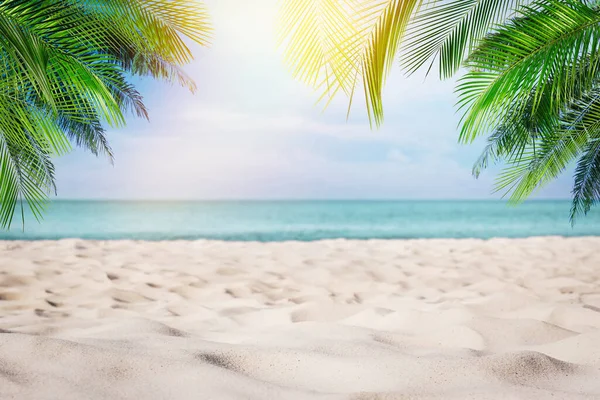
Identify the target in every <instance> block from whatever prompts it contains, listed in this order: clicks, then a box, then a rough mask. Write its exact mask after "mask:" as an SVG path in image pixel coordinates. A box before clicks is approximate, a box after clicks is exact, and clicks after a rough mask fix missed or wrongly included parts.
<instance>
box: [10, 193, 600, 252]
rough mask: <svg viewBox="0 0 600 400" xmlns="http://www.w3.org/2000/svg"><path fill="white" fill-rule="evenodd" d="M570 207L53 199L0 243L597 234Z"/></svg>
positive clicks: (592, 223) (597, 226) (594, 222)
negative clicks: (575, 219) (40, 218)
mask: <svg viewBox="0 0 600 400" xmlns="http://www.w3.org/2000/svg"><path fill="white" fill-rule="evenodd" d="M569 207H570V202H569V201H568V200H564V201H562V200H561V201H529V202H527V203H525V204H522V205H520V206H517V207H513V206H508V205H507V203H506V202H503V201H205V202H140V201H54V202H52V203H51V204H50V206H49V209H48V211H47V213H46V214H45V217H44V220H43V221H42V222H40V223H38V222H37V221H36V220H35V219H34V218H33V217H28V218H26V223H25V230H24V231H23V229H22V225H21V221H20V219H17V218H16V219H15V221H14V222H13V226H12V228H11V229H10V230H9V231H0V239H3V240H17V239H20V240H42V239H43V240H48V239H64V238H83V239H100V240H114V239H135V240H192V239H218V240H235V241H262V242H267V241H286V240H300V241H310V240H319V239H334V238H352V239H404V238H492V237H511V238H514V237H529V236H545V235H560V236H600V210H593V211H592V212H591V213H590V214H589V215H588V216H587V217H582V218H580V219H579V220H578V222H577V224H576V225H575V227H574V228H573V227H571V225H570V223H569Z"/></svg>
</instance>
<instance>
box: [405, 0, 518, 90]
mask: <svg viewBox="0 0 600 400" xmlns="http://www.w3.org/2000/svg"><path fill="white" fill-rule="evenodd" d="M523 3H527V1H526V0H455V1H439V0H429V1H428V2H426V4H424V6H423V7H422V8H421V10H420V11H419V12H418V13H417V15H416V16H415V18H414V19H413V20H412V21H411V24H410V26H409V28H408V30H407V33H406V39H405V44H404V46H403V52H402V64H403V66H404V69H405V70H406V71H407V72H408V73H411V74H412V73H414V72H415V71H416V70H417V69H419V68H421V67H422V66H423V65H424V64H426V63H427V62H428V61H430V65H429V67H428V70H430V69H431V66H432V65H433V63H434V62H435V59H437V60H438V64H439V74H440V77H441V78H442V79H446V78H449V77H451V76H453V75H454V74H455V73H456V72H457V71H458V69H459V67H460V66H461V64H462V62H463V61H464V59H465V58H466V57H467V56H468V55H469V54H470V53H471V51H472V50H473V49H475V48H476V46H477V44H478V43H479V40H481V39H482V38H483V37H484V36H485V35H486V34H488V33H489V32H490V30H491V29H492V28H493V27H494V26H495V25H496V24H498V23H501V22H504V21H505V20H506V19H508V18H509V17H511V16H514V14H515V12H516V10H517V9H518V8H519V7H520V6H521V5H522V4H523Z"/></svg>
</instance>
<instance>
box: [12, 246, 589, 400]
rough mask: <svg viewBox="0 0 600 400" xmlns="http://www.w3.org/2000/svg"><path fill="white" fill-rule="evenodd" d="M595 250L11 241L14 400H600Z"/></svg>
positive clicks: (575, 248) (513, 247)
mask: <svg viewBox="0 0 600 400" xmlns="http://www.w3.org/2000/svg"><path fill="white" fill-rule="evenodd" d="M599 249H600V238H573V239H565V238H558V237H551V238H531V239H518V240H509V239H494V240H489V241H482V240H410V241H400V240H392V241H381V240H371V241H347V240H330V241H321V242H312V243H299V242H288V243H268V244H260V243H225V242H216V241H194V242H188V241H176V242H155V243H151V242H136V241H114V242H102V241H82V240H61V241H56V242H0V398H1V399H19V400H21V399H61V400H68V399H77V400H79V399H215V400H228V399H352V400H399V399H503V400H505V399H546V398H551V399H600V252H599V251H598V250H599Z"/></svg>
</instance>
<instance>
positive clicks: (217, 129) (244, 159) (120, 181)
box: [56, 0, 571, 199]
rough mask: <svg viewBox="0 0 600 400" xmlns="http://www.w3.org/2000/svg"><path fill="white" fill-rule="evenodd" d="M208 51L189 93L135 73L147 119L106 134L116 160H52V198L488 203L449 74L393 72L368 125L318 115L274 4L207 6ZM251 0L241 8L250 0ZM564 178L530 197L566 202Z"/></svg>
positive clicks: (337, 109) (338, 110)
mask: <svg viewBox="0 0 600 400" xmlns="http://www.w3.org/2000/svg"><path fill="white" fill-rule="evenodd" d="M206 3H207V4H208V6H209V7H210V10H211V13H212V15H213V22H214V25H215V28H216V31H215V38H214V40H213V44H212V46H211V48H208V49H205V48H199V47H193V50H194V54H195V57H196V60H195V61H194V63H193V64H191V65H189V66H188V67H187V68H186V71H187V72H188V73H189V74H190V75H191V76H192V77H193V78H194V79H195V81H196V83H197V84H198V92H197V93H196V94H195V95H192V94H190V93H189V92H188V91H187V90H186V89H183V88H180V87H172V86H170V85H168V84H165V83H161V82H155V81H152V80H149V79H143V80H137V81H136V82H138V84H139V86H138V87H139V89H140V91H141V92H142V94H143V95H144V98H145V101H146V104H147V105H148V107H149V109H150V116H151V121H150V122H149V123H148V122H146V121H142V120H136V119H135V118H134V117H131V118H129V123H128V125H127V127H126V128H122V129H118V130H110V131H109V133H108V136H109V139H110V142H111V145H112V147H113V149H114V151H115V154H116V160H115V165H114V166H111V165H110V164H109V163H108V161H107V160H105V159H102V158H95V157H94V156H92V155H90V154H87V153H84V152H82V151H74V152H73V153H72V154H70V155H68V156H65V157H62V158H60V159H58V160H57V162H56V165H57V175H58V191H59V192H58V194H59V198H102V199H106V198H117V199H122V198H134V199H148V198H150V199H167V198H168V199H227V198H235V199H240V198H252V199H257V198H258V199H260V198H264V199H267V198H268V199H272V198H315V199H317V198H333V199H342V198H354V199H358V198H402V199H404V198H406V199H411V198H469V199H471V198H477V199H485V198H493V197H498V196H497V195H495V196H492V195H491V192H492V187H493V179H494V173H493V171H490V172H488V173H486V174H485V175H484V176H483V177H481V178H480V179H479V180H475V179H474V178H473V177H472V176H471V172H470V171H471V165H472V163H473V162H474V161H475V160H476V159H477V156H478V154H479V151H480V150H481V148H482V145H483V142H482V141H480V142H478V143H476V144H475V145H471V146H464V145H459V144H457V132H456V127H457V123H458V116H457V115H456V113H455V109H454V102H455V96H454V94H453V87H454V83H453V82H452V81H447V82H439V81H438V80H437V77H436V76H433V75H432V76H430V77H429V78H428V79H427V80H424V78H423V76H414V77H411V78H409V79H405V78H404V77H403V76H402V73H401V71H400V68H399V67H398V68H395V70H394V72H393V74H392V76H391V77H390V79H389V81H388V85H387V88H386V92H385V97H384V100H385V107H386V120H385V124H384V126H383V127H382V128H381V129H379V130H376V131H374V130H371V129H370V128H369V124H368V121H367V119H366V115H365V112H364V110H363V108H364V107H363V104H362V103H360V102H357V103H359V104H357V107H355V108H354V110H353V112H352V114H351V118H350V120H349V121H348V122H346V107H347V103H346V100H345V99H344V98H342V97H340V98H339V99H336V100H335V101H334V102H333V103H332V104H331V105H330V107H329V108H327V110H325V111H323V109H322V106H320V105H317V106H315V101H316V99H317V98H318V96H317V94H316V93H315V92H313V91H312V90H311V89H309V88H307V87H305V86H304V85H303V84H302V83H300V82H296V81H294V80H293V79H292V78H291V77H290V74H289V73H288V71H287V70H286V69H285V67H284V66H283V63H282V61H281V56H280V54H279V52H278V51H277V49H276V45H275V35H274V19H275V12H276V3H277V1H276V0H253V1H252V2H241V1H239V0H212V1H206ZM248 3H250V4H248ZM570 189H571V177H570V174H569V173H566V174H565V176H564V177H563V178H562V179H560V180H558V181H557V182H555V183H554V184H552V185H550V186H549V187H548V188H546V189H545V190H543V191H542V192H541V193H540V195H539V197H543V198H566V197H568V196H569V192H570Z"/></svg>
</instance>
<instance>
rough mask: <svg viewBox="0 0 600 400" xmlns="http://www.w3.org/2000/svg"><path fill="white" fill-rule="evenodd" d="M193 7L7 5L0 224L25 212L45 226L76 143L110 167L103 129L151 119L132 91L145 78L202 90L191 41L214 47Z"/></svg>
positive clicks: (160, 2)
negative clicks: (63, 159)
mask: <svg viewBox="0 0 600 400" xmlns="http://www.w3.org/2000/svg"><path fill="white" fill-rule="evenodd" d="M209 35H210V25H209V21H208V16H207V13H206V11H205V9H204V7H203V6H202V5H201V4H199V3H198V2H197V1H194V0H2V1H0V61H1V62H0V76H1V81H0V225H1V226H2V227H9V226H10V224H11V221H12V219H13V216H14V214H15V211H16V209H17V205H18V204H19V203H20V213H21V217H22V218H23V216H24V203H26V204H27V205H28V206H29V207H30V209H31V211H32V213H33V215H35V216H36V217H37V218H39V217H40V216H41V212H42V210H43V207H44V205H45V200H46V199H47V196H48V195H49V194H50V192H51V191H52V190H53V189H55V181H54V166H53V163H52V160H51V157H53V156H55V155H61V154H64V153H66V152H68V151H69V150H70V149H71V145H72V144H75V145H77V146H81V147H83V148H86V149H88V150H89V151H91V152H92V153H93V154H97V155H98V154H102V155H106V156H108V157H109V159H111V160H112V157H113V155H112V151H111V149H110V147H109V144H108V141H107V138H106V135H105V130H104V129H105V128H104V127H105V126H111V127H118V126H121V125H123V124H124V123H125V116H126V114H127V113H133V114H135V115H137V116H139V117H143V118H147V117H148V113H147V110H146V108H145V107H144V103H143V102H142V97H141V95H140V93H138V91H137V90H136V89H135V87H134V86H133V85H132V84H131V83H130V82H129V78H130V77H131V76H134V75H145V76H151V77H155V78H162V79H166V80H168V81H171V82H177V83H179V84H182V85H184V86H186V87H188V88H189V89H190V90H194V89H195V86H194V82H193V81H192V80H191V79H190V78H189V77H188V76H187V75H186V74H185V73H184V72H183V70H182V69H181V67H182V66H183V65H185V64H186V63H188V62H189V61H190V60H191V59H192V54H191V52H190V49H189V48H188V46H187V45H186V43H185V42H184V40H183V37H184V36H185V37H188V38H189V39H191V40H193V41H195V42H197V43H199V44H202V45H204V44H206V43H207V41H208V39H209Z"/></svg>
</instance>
